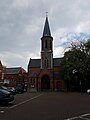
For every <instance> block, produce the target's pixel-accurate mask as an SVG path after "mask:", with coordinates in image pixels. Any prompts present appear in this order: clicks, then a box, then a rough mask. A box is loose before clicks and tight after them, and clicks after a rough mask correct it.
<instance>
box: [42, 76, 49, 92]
mask: <svg viewBox="0 0 90 120" xmlns="http://www.w3.org/2000/svg"><path fill="white" fill-rule="evenodd" d="M41 90H42V91H45V90H50V77H49V76H48V75H44V76H43V77H42V78H41Z"/></svg>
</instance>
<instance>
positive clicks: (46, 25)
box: [42, 12, 51, 37]
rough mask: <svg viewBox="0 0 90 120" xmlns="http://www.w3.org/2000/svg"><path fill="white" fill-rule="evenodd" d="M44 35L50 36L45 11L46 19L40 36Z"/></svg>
mask: <svg viewBox="0 0 90 120" xmlns="http://www.w3.org/2000/svg"><path fill="white" fill-rule="evenodd" d="M45 36H50V37H51V32H50V27H49V22H48V16H47V12H46V20H45V25H44V30H43V36H42V37H45Z"/></svg>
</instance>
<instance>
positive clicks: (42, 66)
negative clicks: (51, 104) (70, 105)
mask: <svg viewBox="0 0 90 120" xmlns="http://www.w3.org/2000/svg"><path fill="white" fill-rule="evenodd" d="M28 82H29V85H30V87H31V88H32V87H33V88H35V89H36V90H37V91H47V90H48V91H49V90H53V91H62V90H64V88H65V85H64V81H63V80H62V79H61V77H60V58H53V37H52V35H51V31H50V27H49V22H48V16H46V19H45V25H44V29H43V34H42V37H41V59H31V58H30V61H29V64H28Z"/></svg>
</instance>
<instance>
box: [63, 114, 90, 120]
mask: <svg viewBox="0 0 90 120" xmlns="http://www.w3.org/2000/svg"><path fill="white" fill-rule="evenodd" d="M88 115H90V113H87V114H83V115H80V116H77V117H72V118H68V119H65V120H75V119H77V118H81V119H82V120H90V119H89V118H87V116H88ZM83 117H85V118H83Z"/></svg>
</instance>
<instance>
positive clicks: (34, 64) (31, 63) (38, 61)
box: [28, 58, 61, 67]
mask: <svg viewBox="0 0 90 120" xmlns="http://www.w3.org/2000/svg"><path fill="white" fill-rule="evenodd" d="M60 59H61V58H53V66H54V67H55V66H60ZM40 66H41V59H30V61H29V64H28V67H40Z"/></svg>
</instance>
